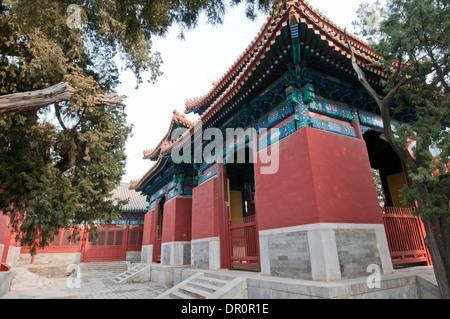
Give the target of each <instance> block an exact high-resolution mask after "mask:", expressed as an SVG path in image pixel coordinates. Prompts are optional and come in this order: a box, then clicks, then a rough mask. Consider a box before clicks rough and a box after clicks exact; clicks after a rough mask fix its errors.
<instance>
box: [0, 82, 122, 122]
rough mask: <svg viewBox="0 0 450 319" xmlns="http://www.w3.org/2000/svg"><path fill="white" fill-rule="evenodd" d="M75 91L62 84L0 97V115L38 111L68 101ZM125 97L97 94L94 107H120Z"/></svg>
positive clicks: (66, 84)
mask: <svg viewBox="0 0 450 319" xmlns="http://www.w3.org/2000/svg"><path fill="white" fill-rule="evenodd" d="M75 92H76V90H75V89H74V88H73V87H71V86H70V85H69V84H68V83H65V82H62V83H58V84H56V85H53V86H51V87H48V88H46V89H43V90H37V91H30V92H23V93H15V94H8V95H3V96H0V114H5V113H14V112H23V111H28V110H35V109H40V108H42V107H46V106H48V105H50V104H54V103H58V102H62V101H70V100H71V99H72V97H73V95H74V94H75ZM124 98H126V96H124V95H122V96H118V95H116V94H108V95H105V94H99V95H98V96H96V98H95V105H122V106H125V104H124V103H123V99H124Z"/></svg>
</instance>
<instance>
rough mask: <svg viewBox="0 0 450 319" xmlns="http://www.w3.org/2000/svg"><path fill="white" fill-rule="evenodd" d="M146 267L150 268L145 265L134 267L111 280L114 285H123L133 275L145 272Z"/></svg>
mask: <svg viewBox="0 0 450 319" xmlns="http://www.w3.org/2000/svg"><path fill="white" fill-rule="evenodd" d="M147 267H150V266H149V265H147V264H139V265H136V266H134V267H132V268H130V269H128V270H127V271H125V272H123V273H120V274H118V275H116V276H115V277H114V278H113V279H112V280H113V281H114V282H116V283H123V282H125V281H127V280H129V279H130V278H132V277H133V276H134V275H136V274H139V272H141V271H143V270H145V269H146V268H147Z"/></svg>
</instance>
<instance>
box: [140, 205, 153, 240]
mask: <svg viewBox="0 0 450 319" xmlns="http://www.w3.org/2000/svg"><path fill="white" fill-rule="evenodd" d="M154 214H155V210H151V211H149V212H148V213H147V214H145V217H144V233H143V235H142V245H143V246H146V245H153V241H154V236H155V227H156V226H155V223H154V221H155V217H154Z"/></svg>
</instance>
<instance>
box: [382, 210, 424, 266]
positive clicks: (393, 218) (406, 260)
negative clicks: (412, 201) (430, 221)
mask: <svg viewBox="0 0 450 319" xmlns="http://www.w3.org/2000/svg"><path fill="white" fill-rule="evenodd" d="M383 222H384V228H385V230H386V237H387V241H388V245H389V251H390V253H391V259H392V264H393V265H394V266H395V265H402V264H410V263H419V262H425V263H426V264H427V265H431V259H430V256H429V253H428V250H427V247H426V246H425V240H424V239H425V228H424V226H423V223H422V220H421V219H420V217H418V216H414V215H413V209H411V208H404V207H384V209H383Z"/></svg>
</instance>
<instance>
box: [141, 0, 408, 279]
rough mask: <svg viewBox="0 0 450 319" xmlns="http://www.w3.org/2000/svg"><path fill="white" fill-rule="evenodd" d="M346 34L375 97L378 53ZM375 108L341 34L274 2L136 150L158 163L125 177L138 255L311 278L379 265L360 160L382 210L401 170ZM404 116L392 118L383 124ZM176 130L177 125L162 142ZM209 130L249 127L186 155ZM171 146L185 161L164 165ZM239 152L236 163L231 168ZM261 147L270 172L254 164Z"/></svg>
mask: <svg viewBox="0 0 450 319" xmlns="http://www.w3.org/2000/svg"><path fill="white" fill-rule="evenodd" d="M349 41H350V43H351V44H352V47H353V48H354V51H355V56H356V62H357V63H358V65H359V66H360V67H361V68H362V69H363V70H364V71H365V73H366V76H367V79H368V81H369V82H370V83H371V84H372V86H373V87H374V88H376V90H377V91H378V92H379V93H380V94H381V93H382V88H383V87H382V84H381V79H382V78H383V76H384V73H383V71H382V70H381V69H377V67H376V63H375V62H376V61H377V60H379V59H380V57H379V56H378V55H377V54H376V53H375V52H373V50H371V49H370V48H369V47H368V45H367V44H365V43H364V42H363V41H361V40H360V39H358V38H357V37H355V36H352V35H350V36H349ZM378 112H379V111H378V109H377V107H376V105H375V103H374V102H373V100H372V99H371V97H370V96H369V95H368V94H367V93H366V91H365V90H364V89H363V87H362V86H361V85H360V84H359V82H358V79H357V75H356V74H355V72H354V71H353V69H352V65H351V52H350V51H349V49H348V47H347V45H346V42H345V36H344V31H343V30H342V29H340V28H339V27H338V26H336V25H334V24H333V23H332V22H330V21H329V20H328V19H327V18H325V17H324V16H323V15H321V14H320V13H319V12H317V11H315V10H313V9H312V8H311V6H310V5H309V4H308V3H307V2H304V1H298V2H297V1H296V2H294V1H285V2H284V4H283V6H282V8H281V10H280V11H279V12H278V13H277V14H276V15H274V16H272V17H270V18H268V20H267V22H266V23H265V25H264V26H263V27H262V29H261V31H260V32H259V34H258V35H257V36H256V37H255V39H254V40H253V42H252V43H250V45H249V46H248V47H247V49H246V50H245V51H244V52H243V53H242V54H241V56H240V57H239V58H238V59H237V61H236V62H235V63H234V64H233V65H232V66H231V67H230V68H229V70H228V71H227V72H226V73H225V74H224V76H223V77H222V78H221V79H220V80H218V81H216V82H215V83H214V85H213V88H212V89H211V90H210V91H209V92H208V93H207V94H205V95H204V96H202V97H199V98H196V99H194V100H189V101H188V102H187V103H186V109H185V113H186V114H189V113H195V114H197V115H199V119H198V120H197V121H196V122H195V123H190V122H189V121H187V120H186V119H185V118H184V117H183V116H181V115H180V114H178V113H177V112H174V116H173V118H172V121H171V124H170V128H169V131H168V133H167V134H166V136H165V137H164V138H163V140H162V141H161V142H160V143H159V145H158V146H157V147H156V148H155V149H154V150H152V151H148V152H145V153H144V157H145V158H148V159H150V160H152V161H156V163H155V165H154V166H153V167H152V168H151V169H150V171H148V172H147V173H146V174H145V176H144V177H143V178H142V179H141V180H139V181H138V182H137V183H136V184H135V185H134V188H135V190H137V191H139V192H141V193H142V194H144V195H146V196H147V198H148V202H149V212H148V213H147V214H146V216H145V224H144V237H143V247H142V261H143V262H147V263H151V262H160V263H161V264H163V265H191V266H192V267H193V268H203V269H220V268H225V269H242V268H246V269H252V270H256V271H261V273H262V274H265V275H275V276H283V277H289V278H303V279H313V280H321V281H330V280H339V279H341V278H352V277H357V276H361V275H364V274H367V267H368V266H369V265H372V264H376V265H378V266H379V267H380V269H382V271H383V272H384V273H390V272H391V271H392V270H393V259H392V260H391V252H390V250H389V248H390V247H389V246H388V242H387V237H386V232H385V227H384V225H383V217H382V214H381V209H380V205H379V202H378V199H377V193H376V189H375V186H374V181H373V176H372V171H371V168H374V169H377V170H379V172H380V175H381V179H382V183H383V189H384V193H385V197H386V205H387V206H391V207H394V206H401V203H400V200H399V189H400V188H401V187H402V186H403V185H404V184H405V183H407V177H406V174H405V170H404V168H403V165H402V163H401V162H400V160H399V159H398V157H397V156H396V155H395V153H394V152H393V150H392V149H391V148H390V146H389V145H388V143H387V142H385V141H384V140H383V139H382V133H383V123H382V120H381V117H380V116H379V113H378ZM411 114H412V113H411V112H404V113H396V114H393V118H394V119H395V121H394V124H395V123H402V122H408V121H409V120H410V119H411V116H412V115H411ZM180 127H181V128H184V129H185V133H184V134H183V135H182V136H181V137H179V138H174V137H173V135H174V134H173V133H174V130H175V129H177V128H180ZM209 128H217V129H219V130H220V131H221V132H222V133H223V135H224V136H225V135H226V132H227V129H236V128H243V129H244V130H247V129H249V128H254V129H256V130H257V132H258V131H259V133H257V134H256V136H251V135H249V136H245V139H227V140H226V143H223V151H224V152H225V153H226V154H227V155H226V156H222V157H221V156H214V158H213V160H211V158H209V159H203V160H202V161H196V158H195V153H196V152H198V151H199V152H200V153H201V152H202V150H205V149H206V148H208V146H209V145H210V143H212V142H210V141H209V140H205V139H199V137H201V136H202V133H203V132H205V131H206V130H207V129H209ZM261 129H267V130H268V131H267V132H266V133H264V132H265V131H264V130H263V131H261ZM261 132H262V133H261ZM199 145H200V146H199ZM181 148H183V150H184V149H192V150H194V151H193V152H192V153H194V154H193V155H192V156H191V159H192V161H191V162H190V163H189V161H183V162H181V163H180V162H177V161H174V160H173V156H172V155H173V154H174V152H178V150H180V149H181ZM199 148H200V149H199ZM240 150H245V154H246V160H245V161H244V162H243V163H242V162H241V163H235V161H234V160H233V159H234V156H235V155H237V153H238V152H239V151H240ZM270 152H272V153H274V152H275V153H277V154H278V155H279V156H278V158H277V159H276V160H277V163H275V164H276V166H277V167H276V169H275V170H274V171H273V172H271V173H264V168H265V167H266V166H267V164H268V161H267V160H264V156H263V155H265V156H266V157H267V154H268V153H270ZM217 153H220V154H221V152H217V150H216V154H217ZM230 154H231V157H230ZM252 154H253V156H254V160H253V161H250V160H248V159H249V158H250V157H251V155H252ZM266 168H267V167H266Z"/></svg>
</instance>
